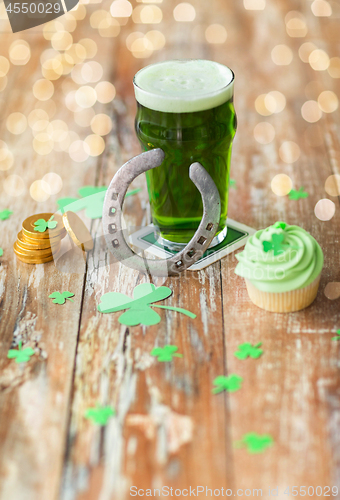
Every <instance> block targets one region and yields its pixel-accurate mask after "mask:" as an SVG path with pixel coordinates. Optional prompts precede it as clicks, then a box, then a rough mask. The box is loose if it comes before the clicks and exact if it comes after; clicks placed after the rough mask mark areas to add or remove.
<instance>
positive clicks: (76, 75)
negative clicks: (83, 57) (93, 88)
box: [71, 63, 88, 85]
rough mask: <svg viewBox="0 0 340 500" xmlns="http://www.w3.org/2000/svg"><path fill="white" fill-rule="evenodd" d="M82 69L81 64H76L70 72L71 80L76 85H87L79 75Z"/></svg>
mask: <svg viewBox="0 0 340 500" xmlns="http://www.w3.org/2000/svg"><path fill="white" fill-rule="evenodd" d="M82 68H83V63H80V64H76V65H75V66H74V67H73V69H72V71H71V78H72V80H73V81H74V82H75V83H77V84H78V85H83V84H84V83H88V82H87V81H86V80H85V78H84V77H83V75H82V73H81V70H82Z"/></svg>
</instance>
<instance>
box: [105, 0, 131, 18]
mask: <svg viewBox="0 0 340 500" xmlns="http://www.w3.org/2000/svg"><path fill="white" fill-rule="evenodd" d="M110 13H111V16H112V17H130V16H131V14H132V5H131V3H130V2H129V1H128V0H114V1H113V2H112V4H111V7H110Z"/></svg>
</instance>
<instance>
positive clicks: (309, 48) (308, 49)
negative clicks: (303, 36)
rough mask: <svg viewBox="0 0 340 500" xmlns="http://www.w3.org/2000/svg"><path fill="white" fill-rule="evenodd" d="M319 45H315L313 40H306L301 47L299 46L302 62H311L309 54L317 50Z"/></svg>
mask: <svg viewBox="0 0 340 500" xmlns="http://www.w3.org/2000/svg"><path fill="white" fill-rule="evenodd" d="M316 49H317V46H316V45H314V43H312V42H305V43H303V44H302V45H301V46H300V48H299V57H300V59H301V61H302V62H304V63H308V62H309V56H310V55H311V53H312V52H313V50H316Z"/></svg>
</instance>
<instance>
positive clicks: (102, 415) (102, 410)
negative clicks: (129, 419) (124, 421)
mask: <svg viewBox="0 0 340 500" xmlns="http://www.w3.org/2000/svg"><path fill="white" fill-rule="evenodd" d="M115 414H116V412H115V411H114V409H113V408H111V407H110V406H96V407H94V408H88V409H87V410H86V412H85V415H84V417H85V418H87V419H88V420H92V422H93V423H94V424H98V425H106V424H107V421H108V420H109V418H111V417H113V415H115Z"/></svg>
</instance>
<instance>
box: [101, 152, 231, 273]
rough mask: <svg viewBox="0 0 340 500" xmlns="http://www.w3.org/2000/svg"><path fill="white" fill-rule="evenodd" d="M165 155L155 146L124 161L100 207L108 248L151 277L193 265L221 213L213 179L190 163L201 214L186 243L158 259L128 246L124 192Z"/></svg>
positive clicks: (160, 162) (119, 258)
mask: <svg viewBox="0 0 340 500" xmlns="http://www.w3.org/2000/svg"><path fill="white" fill-rule="evenodd" d="M164 156H165V155H164V152H163V150H162V149H160V148H157V149H152V150H150V151H147V152H146V153H141V154H140V155H138V156H135V157H134V158H132V159H131V160H129V161H128V162H126V163H125V164H124V165H123V166H122V167H121V168H120V169H119V170H118V172H117V173H116V174H115V176H114V177H113V179H112V180H111V183H110V186H109V188H108V190H107V193H106V196H105V200H104V207H103V228H104V235H105V239H106V243H107V245H108V247H109V250H110V251H111V252H112V254H113V255H114V256H115V257H116V258H117V259H118V260H119V261H120V262H122V263H123V264H125V265H126V266H128V267H131V268H132V269H136V270H138V271H141V272H144V273H150V274H151V275H153V276H175V275H178V274H179V273H181V272H182V271H184V270H185V269H187V268H188V267H190V266H192V265H193V264H194V263H195V262H196V261H197V260H198V259H199V258H200V257H201V256H202V255H203V254H204V252H205V251H206V250H207V248H208V247H209V245H210V243H211V241H212V239H213V238H214V236H215V234H216V231H217V228H218V225H219V221H220V215H221V200H220V195H219V193H218V190H217V187H216V185H215V183H214V181H213V180H212V178H211V176H210V175H209V174H208V172H207V171H206V170H205V168H204V167H203V166H202V165H201V164H200V163H198V162H196V163H192V164H191V165H190V169H189V177H190V179H191V180H192V182H193V183H194V184H195V186H196V187H197V189H198V190H199V191H200V193H201V197H202V201H203V217H202V220H201V222H200V225H199V227H198V229H197V231H196V233H195V234H194V236H193V237H192V239H191V240H190V241H189V243H188V244H187V245H186V247H185V248H184V249H183V250H181V251H180V252H179V253H177V254H176V255H174V256H173V257H171V258H169V259H157V260H150V259H146V258H143V257H141V256H139V255H137V254H136V253H135V252H134V251H133V250H132V249H131V248H130V247H129V245H128V244H127V242H126V240H125V237H124V230H123V229H122V221H121V218H122V207H123V203H124V198H125V194H126V191H127V189H128V187H129V185H130V184H131V182H132V181H133V180H134V179H135V178H136V177H137V176H138V175H140V174H142V173H143V172H146V171H147V170H151V169H152V168H156V167H159V166H160V165H161V164H162V162H163V160H164Z"/></svg>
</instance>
